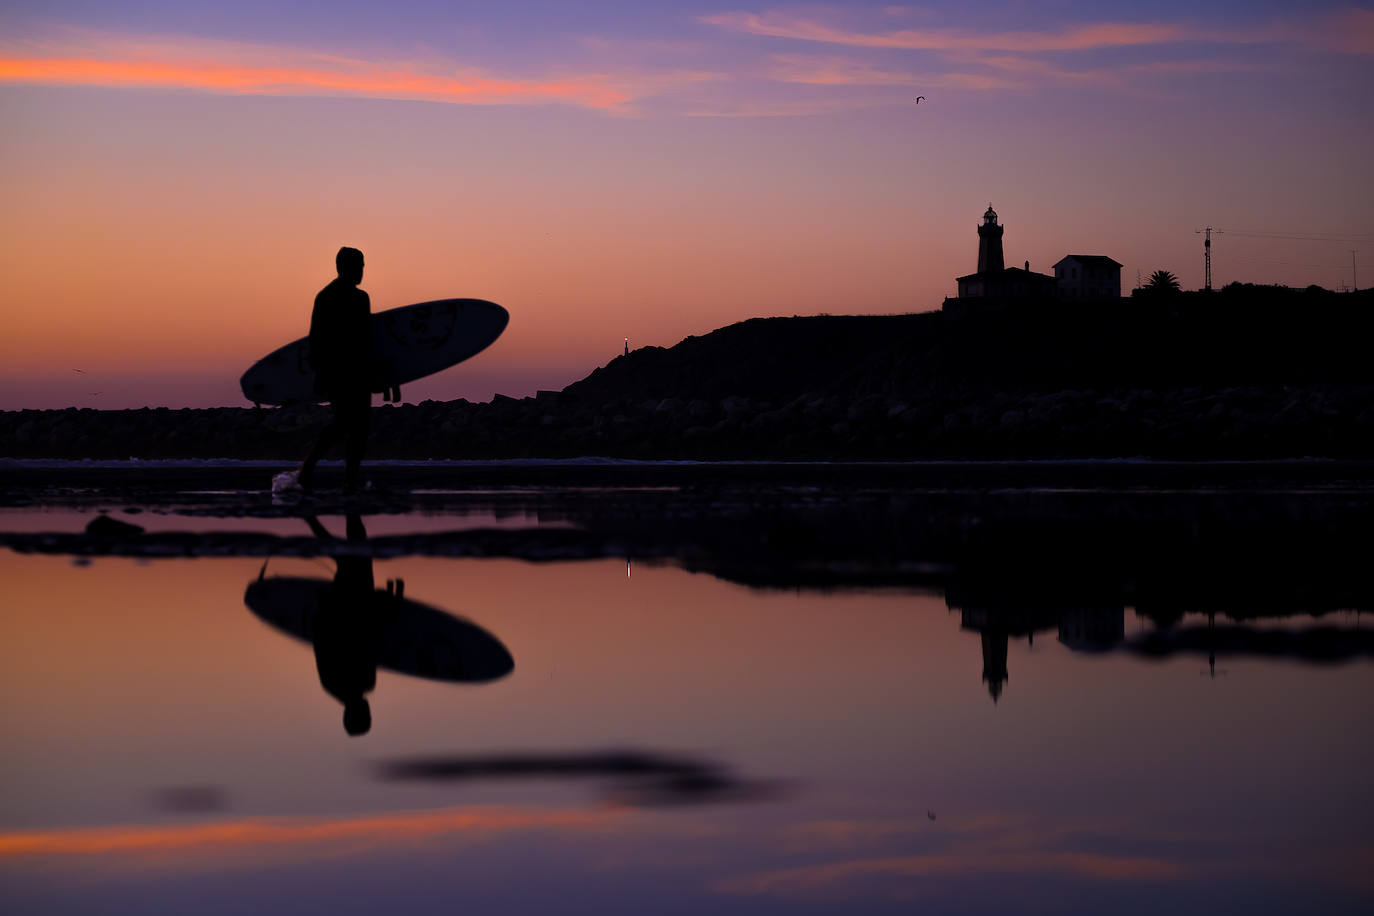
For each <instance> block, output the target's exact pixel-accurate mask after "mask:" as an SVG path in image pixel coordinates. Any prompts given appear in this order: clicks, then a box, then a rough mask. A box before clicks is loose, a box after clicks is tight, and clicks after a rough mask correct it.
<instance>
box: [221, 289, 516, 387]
mask: <svg viewBox="0 0 1374 916" xmlns="http://www.w3.org/2000/svg"><path fill="white" fill-rule="evenodd" d="M509 321H510V314H509V313H508V312H507V311H506V310H505V309H503V308H502V307H501V306H499V305H497V304H496V303H495V302H488V301H486V300H485V299H436V300H434V301H432V302H417V303H415V304H414V305H403V306H400V307H399V308H394V309H387V310H386V311H384V312H374V313H373V314H372V352H373V361H372V362H373V364H372V366H370V367H366V369H365V370H364V367H359V369H360V371H367V372H368V376H369V383H370V387H371V389H372V390H373V391H374V392H381V391H388V390H390V389H392V388H396V387H398V386H400V385H404V384H406V383H407V382H413V381H415V380H416V379H420V378H424V377H425V376H427V375H433V374H434V373H435V372H438V371H440V370H442V369H447V368H448V367H449V366H453V365H456V364H458V363H461V362H462V361H463V360H465V359H470V358H472V357H473V356H476V355H477V354H478V353H481V352H482V351H483V350H485V349H486V348H487V347H489V346H491V344H492V343H493V342H494V341H495V340H496V338H498V337H500V336H501V332H502V331H504V330H505V329H506V324H507V323H508V322H509ZM239 387H240V388H242V389H243V396H244V397H246V398H247V399H248V400H250V401H252V402H253V403H255V404H279V405H280V404H298V403H304V402H317V401H321V400H323V398H321V397H320V395H319V394H318V393H317V392H316V391H315V372H314V370H313V369H311V368H310V338H309V337H302V338H301V339H300V340H293V341H292V342H291V343H289V344H287V345H286V346H284V347H279V348H277V349H276V350H273V351H272V352H271V353H268V354H267V355H266V356H264V357H263V358H262V359H260V360H258V361H257V362H255V363H254V364H253V365H252V366H251V367H249V369H248V371H247V372H245V373H244V374H243V376H242V378H240V379H239Z"/></svg>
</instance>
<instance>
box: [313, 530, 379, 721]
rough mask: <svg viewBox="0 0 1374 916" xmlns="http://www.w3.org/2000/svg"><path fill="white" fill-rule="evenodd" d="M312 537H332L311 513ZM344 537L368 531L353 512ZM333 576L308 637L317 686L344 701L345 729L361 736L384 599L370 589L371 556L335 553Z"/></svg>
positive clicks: (360, 537) (363, 536)
mask: <svg viewBox="0 0 1374 916" xmlns="http://www.w3.org/2000/svg"><path fill="white" fill-rule="evenodd" d="M306 523H307V524H309V525H310V530H311V531H313V532H315V535H316V537H320V538H330V534H329V532H328V531H326V530H325V529H324V526H323V525H321V524H320V522H319V520H318V519H316V518H314V517H313V516H311V517H308V518H307V519H306ZM348 540H349V541H357V542H365V541H366V540H367V531H366V529H364V528H363V520H362V519H361V518H360V517H359V516H357V515H350V516H348ZM335 563H336V568H335V572H334V581H333V582H332V583H331V584H330V585H329V586H328V587H327V588H325V589H324V590H323V591H321V593H320V597H319V606H318V609H317V611H316V614H315V626H314V630H313V633H312V634H311V635H312V642H313V643H314V645H315V668H316V669H317V670H318V671H319V674H320V686H322V687H323V688H324V689H325V692H327V693H328V694H329V695H330V696H332V697H334V699H336V700H338V701H339V702H340V703H342V704H344V715H343V722H344V730H345V731H346V732H348V733H349V734H350V735H355V736H356V735H365V734H367V732H368V730H369V729H370V728H371V727H372V709H371V707H370V706H368V703H367V698H366V697H365V696H364V694H366V693H369V692H371V690H372V689H373V688H374V687H376V686H377V645H378V641H379V639H380V634H381V630H382V626H383V623H384V621H383V620H382V616H383V610H384V607H383V602H381V601H379V600H378V596H377V593H376V591H375V590H374V589H373V579H372V557H370V556H339V557H336V558H335Z"/></svg>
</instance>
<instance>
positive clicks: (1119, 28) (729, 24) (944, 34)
mask: <svg viewBox="0 0 1374 916" xmlns="http://www.w3.org/2000/svg"><path fill="white" fill-rule="evenodd" d="M699 21H701V22H704V23H706V24H708V25H714V26H719V27H720V28H724V29H730V30H732V31H738V32H747V33H749V34H752V35H768V36H771V37H774V38H794V39H798V40H801V41H818V42H825V43H829V44H842V45H852V46H855V47H862V48H903V49H907V50H916V51H960V50H968V51H1020V52H1036V51H1083V50H1090V49H1093V48H1110V47H1122V46H1127V45H1145V44H1159V43H1162V42H1169V41H1178V40H1181V39H1185V38H1188V37H1190V36H1189V35H1188V33H1187V32H1186V31H1185V30H1184V29H1183V28H1182V27H1181V26H1175V25H1150V24H1134V23H1110V22H1109V23H1094V24H1091V25H1082V26H1075V27H1072V28H1067V29H1059V30H1057V31H1047V32H995V33H989V34H981V33H977V32H967V31H960V30H956V29H902V30H899V31H894V32H878V33H871V32H852V31H847V30H845V29H838V28H834V27H831V26H827V25H824V24H822V23H819V22H815V21H813V20H808V19H800V18H797V17H794V16H790V15H787V14H783V13H763V14H758V13H744V12H734V13H719V14H716V15H712V16H703V17H701V19H700V20H699Z"/></svg>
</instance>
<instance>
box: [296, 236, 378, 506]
mask: <svg viewBox="0 0 1374 916" xmlns="http://www.w3.org/2000/svg"><path fill="white" fill-rule="evenodd" d="M334 264H335V266H336V267H337V268H338V271H339V275H338V277H336V278H335V279H334V280H333V282H331V283H330V284H329V285H328V286H326V287H325V288H324V289H322V290H320V292H319V294H318V295H317V296H315V309H314V311H313V312H312V313H311V315H310V366H311V368H312V369H314V370H315V391H316V393H317V394H319V395H320V396H321V397H323V398H326V399H327V400H328V401H329V406H330V407H331V409H332V410H333V411H334V416H333V418H332V419H331V420H330V422H329V425H328V426H326V427H325V428H324V429H323V430H322V431H321V432H320V437H319V439H318V440H316V442H315V447H314V448H313V449H311V450H310V454H309V455H308V456H307V457H306V459H305V461H304V462H303V463H302V464H301V468H300V476H299V478H298V480H299V483H300V486H301V489H304V490H309V489H310V488H311V485H312V484H313V483H314V476H315V465H316V464H317V463H318V462H319V460H320V459H321V458H322V457H324V454H325V452H327V451H329V449H330V448H332V447H333V446H334V445H335V443H337V442H338V441H339V440H340V439H342V440H343V443H344V488H345V489H347V490H357V489H358V487H359V485H360V484H361V479H360V477H361V468H362V461H363V452H364V451H366V449H367V433H368V426H369V422H370V419H371V413H372V392H371V385H370V384H369V383H370V378H369V376H370V375H371V372H372V300H370V299H369V298H368V295H367V293H365V292H364V291H363V290H361V289H359V288H358V284H359V283H361V282H363V253H362V252H361V251H359V250H358V249H356V248H340V249H339V253H338V255H336V256H335V258H334Z"/></svg>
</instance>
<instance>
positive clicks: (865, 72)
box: [766, 54, 1027, 90]
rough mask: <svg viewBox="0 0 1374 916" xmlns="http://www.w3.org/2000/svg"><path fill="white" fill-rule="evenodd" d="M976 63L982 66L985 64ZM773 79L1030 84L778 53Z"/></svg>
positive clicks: (770, 71)
mask: <svg viewBox="0 0 1374 916" xmlns="http://www.w3.org/2000/svg"><path fill="white" fill-rule="evenodd" d="M975 63H979V64H981V63H982V61H976V62H975ZM766 74H767V76H768V78H769V79H772V80H776V81H777V82H780V83H798V84H802V85H808V86H902V87H912V86H919V87H921V88H923V89H975V90H977V89H1022V88H1026V86H1027V83H1026V82H1025V81H1022V80H1015V79H1009V78H1007V77H1005V76H1001V75H998V74H993V73H973V72H962V71H958V70H951V71H946V72H916V71H908V70H893V69H886V68H881V67H875V66H873V65H872V64H869V63H867V62H865V61H862V60H855V59H853V58H848V57H833V56H814V55H809V54H775V55H773V56H772V57H771V58H770V62H769V66H768V68H767V70H766Z"/></svg>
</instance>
